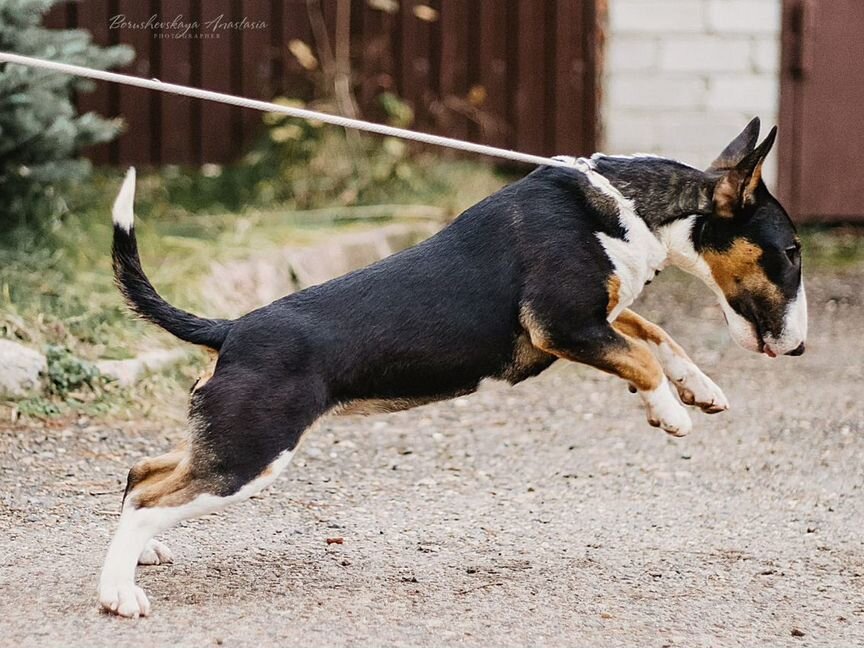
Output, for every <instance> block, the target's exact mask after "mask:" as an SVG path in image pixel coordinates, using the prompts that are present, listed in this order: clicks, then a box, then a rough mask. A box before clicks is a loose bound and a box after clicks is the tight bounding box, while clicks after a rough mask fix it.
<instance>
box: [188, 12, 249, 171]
mask: <svg viewBox="0 0 864 648" xmlns="http://www.w3.org/2000/svg"><path fill="white" fill-rule="evenodd" d="M220 15H222V16H225V19H226V20H228V19H230V16H231V0H207V4H206V5H205V6H204V7H203V8H202V16H203V18H204V20H214V19H215V18H217V17H218V16H220ZM234 55H235V52H234V50H233V49H232V46H231V34H230V33H221V34H219V36H218V38H215V37H214V38H207V39H204V40H202V41H201V87H202V88H206V89H207V90H214V91H215V92H227V93H231V92H232V91H233V88H232V86H231V60H232V57H233V56H234ZM239 120H240V109H239V108H235V107H233V106H226V105H225V104H220V103H215V102H209V103H207V105H206V107H205V110H204V111H203V112H202V113H201V120H200V122H199V124H198V128H197V130H196V133H197V136H198V138H199V140H200V144H199V150H200V159H201V162H203V163H207V162H211V163H216V164H222V163H225V162H228V161H230V160H231V159H232V158H234V157H236V156H237V155H239V153H240V150H241V145H240V141H239V139H235V129H234V124H235V123H239Z"/></svg>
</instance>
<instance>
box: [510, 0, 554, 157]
mask: <svg viewBox="0 0 864 648" xmlns="http://www.w3.org/2000/svg"><path fill="white" fill-rule="evenodd" d="M517 6H518V28H517V29H518V31H517V34H516V51H517V56H518V64H517V65H518V70H517V74H516V78H517V89H516V97H515V100H516V106H515V109H516V110H515V115H514V117H515V129H516V147H517V148H518V149H519V150H521V151H525V152H526V153H536V154H540V155H543V154H546V153H547V152H548V151H547V150H546V138H545V125H544V122H545V120H547V119H549V115H548V110H547V105H546V74H547V70H546V56H545V52H544V50H545V48H546V46H547V42H546V36H547V34H546V17H545V3H540V2H534V1H533V0H518V5H517Z"/></svg>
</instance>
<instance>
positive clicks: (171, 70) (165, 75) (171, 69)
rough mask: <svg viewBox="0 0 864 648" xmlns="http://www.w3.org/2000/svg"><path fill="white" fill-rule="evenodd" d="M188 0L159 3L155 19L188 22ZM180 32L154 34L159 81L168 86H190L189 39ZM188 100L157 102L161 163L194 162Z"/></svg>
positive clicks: (176, 98) (165, 97)
mask: <svg viewBox="0 0 864 648" xmlns="http://www.w3.org/2000/svg"><path fill="white" fill-rule="evenodd" d="M191 9H192V3H191V2H190V0H162V2H161V9H160V12H159V18H160V19H161V20H163V21H166V22H170V21H172V20H174V18H175V17H178V16H182V20H184V21H189V20H190V16H191V15H192V11H191ZM181 31H182V30H179V29H178V30H170V29H166V30H163V31H161V32H157V34H156V37H157V38H158V43H159V48H160V55H159V60H160V63H161V69H160V70H159V79H160V80H162V81H166V82H168V83H179V84H182V85H189V84H191V83H192V40H191V38H189V37H181ZM193 101H194V100H193V99H189V98H188V97H179V96H177V95H171V94H164V93H163V94H162V95H161V101H160V108H159V110H160V120H161V133H160V136H161V142H162V146H161V159H160V160H159V162H160V163H162V164H192V163H195V162H197V157H198V156H197V150H196V149H195V148H193V146H192V139H191V138H190V133H193V132H194V124H193V119H192V102H193Z"/></svg>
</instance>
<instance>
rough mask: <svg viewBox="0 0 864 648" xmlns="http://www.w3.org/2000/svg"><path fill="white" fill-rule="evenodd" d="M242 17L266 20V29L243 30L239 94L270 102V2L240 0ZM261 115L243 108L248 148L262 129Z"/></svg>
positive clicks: (244, 140) (251, 20) (244, 134)
mask: <svg viewBox="0 0 864 648" xmlns="http://www.w3.org/2000/svg"><path fill="white" fill-rule="evenodd" d="M241 15H242V18H246V19H247V20H248V21H249V22H250V23H255V22H264V23H267V25H268V26H267V27H266V28H265V29H243V30H241V31H240V36H241V39H240V40H241V43H242V45H241V48H242V49H241V54H240V56H241V59H242V61H243V68H242V82H241V94H242V95H243V96H244V97H250V98H253V99H263V100H265V101H269V100H271V99H272V98H273V94H274V93H273V82H272V59H271V48H270V39H271V34H270V29H272V26H271V25H270V3H269V2H266V1H265V0H243V4H242V14H241ZM261 117H262V114H261V113H260V112H258V111H255V110H243V111H242V117H241V119H242V122H241V123H242V128H243V143H244V146H246V147H248V146H251V145H252V144H253V143H254V140H255V138H256V137H257V136H258V135H260V133H261V130H262V124H261Z"/></svg>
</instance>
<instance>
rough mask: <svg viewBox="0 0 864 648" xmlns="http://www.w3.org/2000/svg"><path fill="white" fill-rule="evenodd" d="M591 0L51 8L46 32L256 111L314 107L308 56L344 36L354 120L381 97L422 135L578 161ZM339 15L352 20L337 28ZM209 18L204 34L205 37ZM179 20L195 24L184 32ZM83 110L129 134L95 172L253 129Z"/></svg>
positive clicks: (175, 0)
mask: <svg viewBox="0 0 864 648" xmlns="http://www.w3.org/2000/svg"><path fill="white" fill-rule="evenodd" d="M597 2H598V0H483V1H482V2H481V1H479V0H478V1H476V2H475V1H473V0H471V1H468V0H425V1H424V0H284V1H282V2H269V1H265V0H107V1H105V2H71V3H69V4H65V5H61V6H58V7H55V9H54V10H53V11H52V13H51V14H49V16H48V24H49V25H51V26H55V27H83V28H87V29H88V30H90V31H91V32H92V33H93V37H94V40H95V41H96V42H97V43H99V44H102V45H109V44H116V43H127V44H129V45H131V46H132V47H134V48H135V50H136V52H137V56H136V59H135V61H134V62H133V63H132V64H131V65H130V66H129V68H128V69H127V70H126V71H128V72H129V73H131V74H135V75H140V76H144V77H151V78H152V77H155V78H159V79H161V80H163V81H168V82H172V83H181V84H188V85H193V86H200V87H203V88H207V89H210V90H217V91H221V92H228V93H232V94H238V95H244V96H247V97H253V98H257V99H265V100H269V99H272V98H273V97H275V96H280V95H285V96H291V97H299V98H303V99H310V98H312V97H313V95H314V94H315V93H316V83H317V84H319V88H318V89H319V91H320V78H321V74H320V72H319V71H315V70H312V71H310V70H309V69H308V68H309V66H310V65H311V63H310V59H309V57H308V54H309V53H312V54H313V55H316V54H317V55H318V56H317V58H318V60H319V64H320V63H326V61H324V60H323V58H325V57H326V52H327V51H328V50H329V51H330V52H332V51H333V50H334V44H335V43H337V42H344V40H343V41H339V39H338V38H337V32H338V31H339V25H343V26H346V27H347V30H346V31H347V33H349V34H350V50H349V56H350V67H351V76H350V83H351V85H352V87H353V90H354V93H355V95H356V97H357V100H358V103H359V105H360V108H361V112H362V114H363V115H364V116H365V117H367V118H370V119H373V120H380V119H384V117H385V116H384V114H383V111H382V110H381V106H380V97H381V95H382V93H383V92H385V91H390V92H393V93H395V94H397V95H398V96H400V97H401V98H402V99H404V100H405V101H407V102H408V104H409V105H410V106H411V107H412V108H413V110H414V114H415V121H414V124H413V127H415V128H418V129H420V130H424V131H434V132H438V133H441V134H445V135H449V136H452V137H460V138H466V139H469V140H472V141H477V142H483V143H488V144H493V145H497V146H504V147H509V148H516V149H520V150H522V151H526V152H530V153H537V154H543V155H551V154H556V153H566V154H576V155H580V154H586V153H590V152H592V151H593V150H594V149H595V143H596V139H597V130H598V127H597V124H598V109H597V97H598V93H597V84H596V80H597V78H598V74H599V69H598V68H599V63H598V58H599V57H598V52H599V43H598V40H599V32H600V30H599V29H598V26H597V24H598V21H597V15H596V14H597V8H596V4H597ZM345 3H350V4H345ZM346 6H350V21H348V22H347V23H346V22H345V21H342V22H340V21H339V15H338V14H340V12H343V13H342V15H343V16H344V15H345V14H344V11H345V8H346ZM118 16H120V17H122V18H118ZM178 17H180V19H179V20H177V18H178ZM220 18H221V23H219V24H221V25H222V27H221V28H220V29H219V30H218V33H216V35H215V37H213V35H212V34H210V35H207V34H209V33H210V32H212V31H214V30H213V29H212V26H213V23H214V21H218V20H219V19H220ZM243 21H245V22H243ZM189 24H192V25H197V26H194V27H193V28H191V29H189V30H188V31H185V32H184V29H185V27H186V26H187V25H189ZM226 24H235V25H239V27H237V28H231V29H228V28H225V27H224V26H225V25H226ZM178 34H179V35H178ZM325 42H327V43H329V45H326V44H325ZM304 46H308V47H309V51H306V50H304ZM322 53H324V54H325V56H321V54H322ZM311 60H314V59H311ZM304 64H305V66H306V67H304ZM79 103H80V107H81V108H82V109H85V110H96V111H97V112H99V113H101V114H103V115H120V116H122V117H123V118H124V119H125V121H126V123H127V130H126V132H125V134H123V135H122V136H121V137H120V138H119V139H118V140H117V141H116V142H113V143H112V144H110V145H106V146H102V147H97V149H96V150H94V152H93V154H92V156H91V157H93V159H94V160H95V161H97V162H101V163H123V164H128V163H135V164H144V165H146V164H164V163H180V164H200V163H202V162H224V161H227V160H230V159H232V158H236V157H237V156H238V155H239V154H240V153H242V152H243V150H244V149H245V148H246V147H247V146H248V145H249V144H250V142H251V141H252V140H253V139H254V137H255V136H256V134H257V133H258V132H259V126H260V124H261V114H260V113H258V112H254V111H251V110H241V109H238V108H233V107H229V106H224V105H219V104H214V103H206V104H205V103H202V102H199V101H195V100H192V99H188V98H184V97H176V96H170V95H163V94H159V93H155V92H148V91H146V90H141V89H136V88H128V87H122V86H117V85H109V84H99V85H98V86H97V89H96V91H95V92H93V93H88V94H82V95H81V97H80V100H79Z"/></svg>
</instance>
